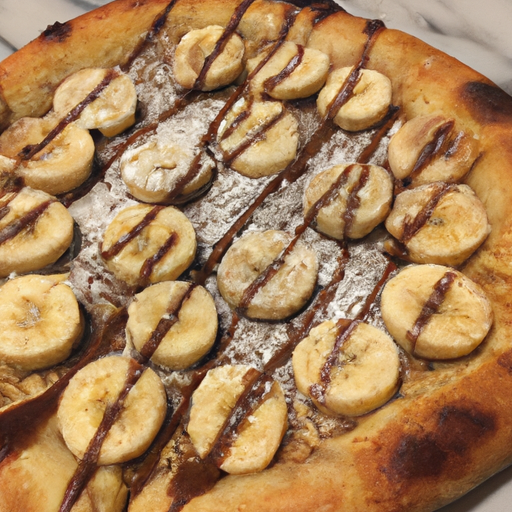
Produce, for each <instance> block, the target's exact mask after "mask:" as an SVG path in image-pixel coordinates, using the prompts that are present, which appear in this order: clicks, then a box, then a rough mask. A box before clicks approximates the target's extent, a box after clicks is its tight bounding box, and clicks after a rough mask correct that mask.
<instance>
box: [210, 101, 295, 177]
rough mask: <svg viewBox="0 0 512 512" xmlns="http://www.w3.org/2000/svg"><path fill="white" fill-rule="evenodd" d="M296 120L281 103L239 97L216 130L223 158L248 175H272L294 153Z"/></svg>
mask: <svg viewBox="0 0 512 512" xmlns="http://www.w3.org/2000/svg"><path fill="white" fill-rule="evenodd" d="M298 143H299V135H298V123H297V120H296V119H295V117H294V116H293V115H292V114H290V112H288V111H287V110H286V108H285V107H284V105H283V104H281V103H280V102H276V101H264V102H259V101H249V100H246V99H244V98H242V99H241V100H240V101H238V102H237V103H236V104H235V105H234V107H233V108H232V109H231V110H230V111H229V112H228V114H227V115H226V117H225V119H224V120H223V121H222V123H221V125H220V128H219V132H218V144H219V146H220V149H221V150H222V151H223V153H224V155H223V159H224V161H225V162H226V164H227V165H229V166H230V167H231V168H232V169H234V170H235V171H238V172H239V173H240V174H243V175H244V176H248V177H249V178H261V177H262V176H270V175H272V174H276V173H278V172H280V171H282V170H283V169H285V168H286V166H287V165H288V164H290V163H291V162H292V161H293V160H294V159H295V156H296V155H297V147H298Z"/></svg>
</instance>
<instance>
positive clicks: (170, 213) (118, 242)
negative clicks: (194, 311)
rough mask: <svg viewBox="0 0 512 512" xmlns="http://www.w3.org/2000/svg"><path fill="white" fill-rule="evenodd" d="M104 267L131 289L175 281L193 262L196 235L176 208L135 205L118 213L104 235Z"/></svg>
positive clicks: (188, 222)
mask: <svg viewBox="0 0 512 512" xmlns="http://www.w3.org/2000/svg"><path fill="white" fill-rule="evenodd" d="M101 251H102V252H101V255H102V257H103V260H104V261H105V263H106V265H107V268H108V269H109V270H110V271H111V272H112V273H113V274H114V275H115V276H116V277H117V278H118V279H120V280H121V281H124V282H125V283H127V284H129V285H131V286H145V285H147V284H149V283H158V282H160V281H169V280H171V281H172V280H174V279H176V278H177V277H179V276H180V275H181V274H182V273H183V272H184V271H185V270H186V269H187V268H188V267H189V265H190V264H191V263H192V261H193V260H194V257H195V253H196V234H195V231H194V228H193V226H192V224H191V223H190V221H189V220H188V219H187V217H185V215H184V214H183V213H181V212H180V211H179V210H178V209H176V208H174V207H172V206H168V207H166V208H164V207H163V206H152V205H145V204H137V205H135V206H130V207H128V208H125V209H124V210H121V211H120V212H119V213H118V214H117V215H116V217H115V218H114V220H113V221H112V222H111V223H110V225H109V226H108V227H107V229H106V231H105V234H104V236H103V243H102V247H101Z"/></svg>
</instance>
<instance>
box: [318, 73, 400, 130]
mask: <svg viewBox="0 0 512 512" xmlns="http://www.w3.org/2000/svg"><path fill="white" fill-rule="evenodd" d="M354 73H356V71H355V70H354V68H352V67H346V68H338V69H336V70H334V71H332V72H331V73H330V74H329V77H328V78H327V83H326V84H325V87H324V88H323V89H322V90H321V91H320V93H319V95H318V100H317V108H318V111H319V112H320V114H321V115H322V117H323V116H325V115H327V114H328V112H329V110H330V108H331V105H332V103H333V101H334V100H335V99H336V98H337V96H338V95H339V93H340V92H341V91H342V89H343V88H344V85H345V84H347V83H349V82H350V81H351V80H352V78H356V79H357V82H356V84H355V86H354V88H353V90H352V91H351V94H349V96H348V100H347V101H346V102H345V103H344V104H342V105H341V107H340V108H339V109H338V111H337V112H336V113H335V116H334V122H335V123H336V124H337V125H338V126H339V127H340V128H342V129H344V130H347V131H349V132H356V131H360V130H365V129H367V128H370V127H372V126H373V125H375V124H377V123H378V122H379V121H382V119H383V118H384V117H385V116H386V114H387V113H388V110H389V106H390V104H391V95H392V88H391V81H390V80H389V78H388V77H387V76H385V75H383V74H382V73H379V72H378V71H375V70H372V69H362V70H360V72H359V74H358V75H354ZM347 90H348V89H347Z"/></svg>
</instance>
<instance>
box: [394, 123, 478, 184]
mask: <svg viewBox="0 0 512 512" xmlns="http://www.w3.org/2000/svg"><path fill="white" fill-rule="evenodd" d="M477 156H478V141H477V139H476V138H475V136H474V134H473V133H472V132H471V131H470V130H467V129H466V130H458V129H457V128H456V123H455V122H454V121H453V120H452V119H448V118H446V117H445V116H443V115H439V114H431V115H427V116H418V117H415V118H413V119H411V120H409V121H407V122H406V123H405V124H404V125H403V126H402V127H401V128H400V129H399V130H398V131H397V132H396V133H395V135H393V137H392V138H391V140H390V142H389V147H388V160H389V166H390V167H391V170H392V171H393V174H394V175H395V177H396V178H397V179H399V180H407V182H408V184H412V186H417V185H422V184H425V183H433V182H435V181H445V182H450V183H453V182H457V181H459V180H460V179H462V178H463V177H464V175H465V174H467V173H468V171H469V170H470V169H471V166H472V165H473V163H474V161H475V159H476V158H477ZM409 182H410V183H409Z"/></svg>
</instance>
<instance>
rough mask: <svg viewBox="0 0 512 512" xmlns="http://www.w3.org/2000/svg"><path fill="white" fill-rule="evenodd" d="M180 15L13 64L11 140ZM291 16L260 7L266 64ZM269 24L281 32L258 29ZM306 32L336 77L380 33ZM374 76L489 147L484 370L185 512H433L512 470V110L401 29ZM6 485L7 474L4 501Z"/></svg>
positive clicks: (386, 42) (103, 18)
mask: <svg viewBox="0 0 512 512" xmlns="http://www.w3.org/2000/svg"><path fill="white" fill-rule="evenodd" d="M167 3H168V2H167V0H145V1H138V2H134V1H128V0H117V1H116V2H113V3H112V4H108V5H107V6H105V7H103V8H100V9H98V10H96V11H92V12H90V13H88V14H86V15H84V16H82V17H80V18H77V19H76V20H73V21H71V22H68V23H66V24H64V25H59V26H54V28H53V29H51V30H48V31H46V32H45V33H43V34H42V35H41V36H40V37H39V38H38V39H36V40H35V41H34V42H32V43H31V44H29V45H28V46H27V47H25V48H23V49H22V50H20V51H19V52H17V53H16V54H14V55H13V56H11V57H9V58H8V59H6V60H5V61H4V62H3V63H1V64H0V83H1V85H0V127H5V126H7V125H8V124H10V123H12V122H13V121H14V120H16V119H18V118H19V117H22V116H26V115H31V116H41V115H43V114H45V113H46V112H47V111H48V110H49V109H50V107H51V95H52V92H53V90H54V89H55V88H56V87H57V85H58V84H59V83H60V81H61V80H62V79H63V78H64V77H66V76H67V75H69V74H70V73H72V72H74V71H76V70H78V69H81V68H84V67H88V66H105V67H111V66H115V65H123V64H124V63H126V62H127V60H128V59H129V57H130V55H131V54H132V52H133V51H134V49H135V48H136V47H137V45H138V44H139V43H140V42H141V41H142V40H143V39H144V37H145V36H146V34H147V32H148V27H150V26H151V24H152V22H153V20H155V19H156V17H157V16H158V15H159V14H160V13H161V12H162V10H163V9H164V8H165V6H166V5H167ZM237 4H238V2H235V1H231V0H214V1H213V2H212V1H206V0H200V1H193V0H182V1H180V2H179V3H178V4H177V6H176V7H175V10H174V9H173V11H172V16H171V18H170V21H169V22H168V23H167V24H166V26H165V29H164V32H162V34H161V36H160V38H161V39H160V40H162V39H165V38H166V37H168V38H169V40H170V41H172V42H176V41H177V40H178V39H179V37H181V35H183V34H184V33H186V32H187V31H189V30H190V29H191V28H202V27H204V26H207V25H211V24H220V25H223V26H225V25H226V24H227V23H228V21H229V18H230V16H231V14H232V13H233V11H234V8H235V6H236V5H237ZM291 9H292V7H290V5H288V4H283V3H274V2H265V1H257V2H255V3H254V4H253V5H252V6H251V7H250V8H249V10H248V12H247V15H246V17H244V20H243V22H242V23H241V25H240V32H241V33H242V34H243V36H244V37H245V38H247V39H249V40H251V45H252V46H250V47H251V48H252V51H253V52H254V53H256V51H257V48H258V47H259V46H260V45H261V44H262V43H263V42H264V41H266V40H272V39H275V38H276V37H277V34H278V31H279V30H278V29H279V27H280V26H281V23H282V20H283V19H284V18H285V16H286V15H287V14H288V13H289V12H290V10H291ZM263 16H264V17H265V19H268V20H269V23H268V24H265V25H263V24H261V23H258V22H257V20H259V19H261V17H263ZM299 19H300V20H301V23H299V24H298V25H297V27H296V28H295V29H294V30H292V33H291V36H290V37H293V38H296V39H297V40H302V42H306V41H307V45H308V46H309V47H311V48H315V49H319V50H322V51H323V52H325V53H327V54H328V55H329V56H330V58H331V61H332V66H333V68H339V67H344V66H352V65H357V64H358V62H359V60H360V59H361V55H362V53H363V50H364V47H365V44H366V43H367V41H368V36H367V35H365V34H364V30H365V28H366V26H367V21H366V20H364V19H362V18H356V17H353V16H351V15H349V14H347V13H344V12H338V13H336V14H332V15H330V16H329V17H327V18H325V19H323V20H322V21H320V22H319V23H317V24H316V25H315V26H314V27H313V21H312V20H313V15H312V11H311V10H308V9H305V10H304V11H303V13H301V15H300V18H299ZM112 27H116V29H115V30H112ZM264 27H265V30H263V28H264ZM249 56H250V55H249ZM366 66H367V67H368V68H370V69H375V70H377V71H380V72H381V73H383V74H385V75H386V76H388V77H390V78H391V81H392V85H393V104H395V105H399V106H400V107H401V113H400V115H401V117H402V118H403V119H410V118H412V117H414V116H417V115H424V114H431V113H436V112H449V115H450V116H452V117H454V118H455V119H456V121H457V123H459V124H460V126H466V127H468V128H469V129H470V130H472V131H473V132H474V133H475V134H476V136H477V138H478V140H479V144H480V156H479V158H478V159H477V161H476V163H475V165H474V166H473V169H472V170H471V171H470V173H469V175H468V176H467V177H466V179H465V182H466V183H467V184H469V185H470V186H471V187H472V188H473V190H475V192H476V193H477V195H478V197H479V198H480V199H481V200H482V201H483V203H484V205H485V206H486V209H487V214H488V217H489V220H490V223H491V226H492V232H491V235H490V236H489V238H488V239H487V241H486V242H485V243H484V245H483V246H482V247H481V248H480V249H479V250H478V252H477V253H476V254H475V255H474V256H473V257H472V258H471V259H470V260H469V261H468V262H467V263H466V264H465V265H464V268H463V271H464V273H466V274H467V275H468V276H469V277H471V278H472V279H473V280H475V281H476V282H477V283H478V284H480V285H481V286H482V287H483V288H484V290H485V291H486V292H487V294H488V296H489V298H490V300H491V303H492V305H493V311H494V316H495V323H494V326H493V328H492V330H491V334H490V335H489V336H488V338H487V340H486V341H485V342H484V344H483V345H482V346H481V347H480V348H478V349H477V352H476V354H473V355H472V356H471V357H467V358H463V359H461V360H459V361H457V362H455V363H450V364H448V363H436V364H435V365H433V366H434V368H435V370H434V371H432V372H422V373H421V375H418V376H417V378H414V379H411V380H410V381H409V384H405V385H404V386H403V387H402V389H401V392H400V397H399V398H397V399H396V400H394V401H393V402H391V403H389V404H387V405H386V406H384V407H382V408H381V409H379V410H378V411H375V412H374V413H371V414H368V415H367V416H365V417H363V418H360V419H359V421H358V426H357V428H355V429H354V430H353V431H351V432H349V433H345V434H343V435H342V436H339V437H334V438H331V439H325V440H322V441H321V442H320V444H319V446H318V447H315V449H314V450H311V454H310V455H308V456H306V457H304V458H302V457H299V455H298V454H300V450H299V448H297V450H296V452H295V455H293V454H292V455H290V454H288V453H287V452H286V451H283V453H282V454H281V456H280V458H278V460H277V462H276V463H275V464H274V465H273V466H272V467H271V468H269V469H267V470H265V471H263V472H261V473H257V474H252V475H244V476H227V477H224V478H222V479H221V480H220V481H219V482H218V483H216V484H215V486H214V487H213V488H212V489H211V490H209V491H208V492H206V493H205V494H204V495H202V496H199V497H196V498H194V499H192V500H191V501H190V502H189V503H188V504H187V505H186V506H185V507H184V509H183V510H184V511H185V512H192V511H195V512H198V511H204V512H212V511H217V510H218V511H219V512H220V511H222V512H224V511H226V510H244V511H245V512H250V511H258V512H265V511H269V512H270V511H272V512H279V511H283V512H285V511H289V510H294V511H297V512H301V511H304V512H306V511H310V510H326V511H327V510H332V511H335V510H351V511H367V512H371V511H378V512H386V511H390V512H391V511H393V512H396V511H399V510H403V511H408V512H413V511H414V512H428V511H432V510H434V509H436V508H438V507H440V506H442V505H444V504H446V503H449V502H450V501H452V500H453V499H455V498H457V497H459V496H460V495H462V494H464V493H465V492H467V491H468V490H470V489H471V488H473V487H474V486H475V485H478V484H479V483H480V482H482V481H483V480H484V479H486V478H488V477H489V476H491V475H492V474H494V473H496V472H497V471H499V470H500V469H502V468H504V467H505V466H507V465H508V464H510V463H512V450H508V448H507V447H510V446H512V429H510V425H512V408H510V406H509V397H510V396H511V394H512V349H511V348H510V341H509V340H510V325H511V321H512V311H511V305H510V302H509V297H510V296H511V293H512V275H511V270H510V265H509V262H510V259H511V257H512V229H511V223H512V192H510V191H511V190H512V174H511V172H510V167H511V166H512V147H511V145H510V140H511V137H512V99H511V98H510V97H509V96H507V95H506V94H505V93H504V92H503V91H501V90H500V89H499V88H498V87H497V86H495V85H494V84H493V83H492V82H491V81H489V80H488V79H486V78H484V77H483V76H482V75H480V74H479V73H477V72H475V71H473V70H471V69H470V68H468V67H467V66H465V65H463V64H461V63H460V62H458V61H456V60H455V59H453V58H451V57H449V56H447V55H445V54H444V53H442V52H440V51H438V50H436V49H434V48H432V47H430V46H428V45H427V44H425V43H423V42H421V41H419V40H417V39H415V38H414V37H412V36H409V35H406V34H404V33H402V32H399V31H396V30H389V29H385V30H382V31H380V33H379V34H378V36H377V37H376V39H375V43H374V45H373V46H372V48H371V51H370V57H369V60H368V62H367V65H366ZM34 85H35V87H34ZM410 371H411V372H414V369H412V370H410ZM418 373H419V372H418ZM308 453H309V451H308V450H306V454H308ZM39 478H42V477H41V476H40V475H35V476H34V477H33V480H32V483H33V484H34V485H36V484H37V485H38V483H39V482H38V480H39ZM27 482H28V483H30V482H31V479H30V478H27ZM30 485H32V484H30ZM6 486H7V487H8V482H6V480H5V479H3V478H1V474H0V495H2V494H3V493H4V492H5V491H4V490H5V488H6ZM170 499H171V498H168V499H167V498H166V499H165V500H164V501H165V503H164V504H163V505H162V510H167V509H166V508H164V507H169V505H170V503H169V502H168V501H169V500H170ZM26 500H27V501H26V502H23V503H22V504H20V505H19V506H18V508H16V507H17V505H15V504H14V503H9V505H8V506H6V505H2V503H1V502H0V510H10V511H12V512H14V511H16V510H20V511H21V510H23V511H24V512H30V511H31V510H41V509H40V507H39V505H40V504H39V502H38V496H37V494H36V493H34V494H33V495H31V494H30V493H29V494H28V495H26ZM2 507H3V509H2ZM20 507H21V508H20ZM129 510H130V511H131V512H134V511H136V510H137V508H136V506H133V507H131V508H130V509H129ZM155 510H156V509H155Z"/></svg>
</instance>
